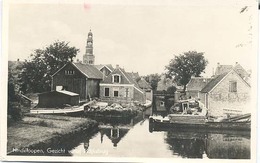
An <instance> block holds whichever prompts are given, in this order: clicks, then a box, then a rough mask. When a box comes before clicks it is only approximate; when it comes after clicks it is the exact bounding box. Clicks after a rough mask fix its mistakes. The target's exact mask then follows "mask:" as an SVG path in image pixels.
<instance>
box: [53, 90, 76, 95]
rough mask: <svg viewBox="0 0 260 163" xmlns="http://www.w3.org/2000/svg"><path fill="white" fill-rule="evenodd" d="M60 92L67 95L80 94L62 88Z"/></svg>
mask: <svg viewBox="0 0 260 163" xmlns="http://www.w3.org/2000/svg"><path fill="white" fill-rule="evenodd" d="M57 92H59V93H63V94H65V95H69V96H78V95H79V94H77V93H74V92H70V91H66V90H61V91H57Z"/></svg>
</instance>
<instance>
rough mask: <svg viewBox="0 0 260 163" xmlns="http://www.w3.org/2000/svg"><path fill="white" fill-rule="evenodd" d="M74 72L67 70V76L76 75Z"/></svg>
mask: <svg viewBox="0 0 260 163" xmlns="http://www.w3.org/2000/svg"><path fill="white" fill-rule="evenodd" d="M74 73H75V71H74V70H65V75H74Z"/></svg>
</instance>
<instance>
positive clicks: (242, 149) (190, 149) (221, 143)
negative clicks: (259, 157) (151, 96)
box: [155, 129, 250, 159]
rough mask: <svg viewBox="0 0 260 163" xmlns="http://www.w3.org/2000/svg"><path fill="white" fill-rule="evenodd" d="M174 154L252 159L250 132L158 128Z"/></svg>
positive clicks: (193, 156) (188, 156) (195, 156)
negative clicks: (164, 133) (164, 135)
mask: <svg viewBox="0 0 260 163" xmlns="http://www.w3.org/2000/svg"><path fill="white" fill-rule="evenodd" d="M155 132H166V133H167V137H166V138H165V141H166V143H168V144H169V145H170V146H169V149H170V150H171V151H172V153H173V155H176V154H177V155H179V156H181V157H182V158H211V159H250V132H248V131H217V130H205V131H197V130H194V129H189V130H186V129H175V130H171V129H169V130H157V131H155Z"/></svg>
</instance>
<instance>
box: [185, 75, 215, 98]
mask: <svg viewBox="0 0 260 163" xmlns="http://www.w3.org/2000/svg"><path fill="white" fill-rule="evenodd" d="M210 80H211V79H210V78H203V77H191V79H190V81H189V83H188V84H187V86H186V96H187V97H191V98H195V99H199V98H200V96H199V92H200V91H201V90H202V88H204V87H205V86H206V85H207V84H208V82H209V81H210Z"/></svg>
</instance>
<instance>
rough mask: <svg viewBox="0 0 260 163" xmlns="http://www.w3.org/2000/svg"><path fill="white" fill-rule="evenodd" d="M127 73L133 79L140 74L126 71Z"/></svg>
mask: <svg viewBox="0 0 260 163" xmlns="http://www.w3.org/2000/svg"><path fill="white" fill-rule="evenodd" d="M127 74H128V75H129V76H131V77H132V78H133V79H135V80H136V79H138V78H140V76H139V74H138V72H127Z"/></svg>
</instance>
